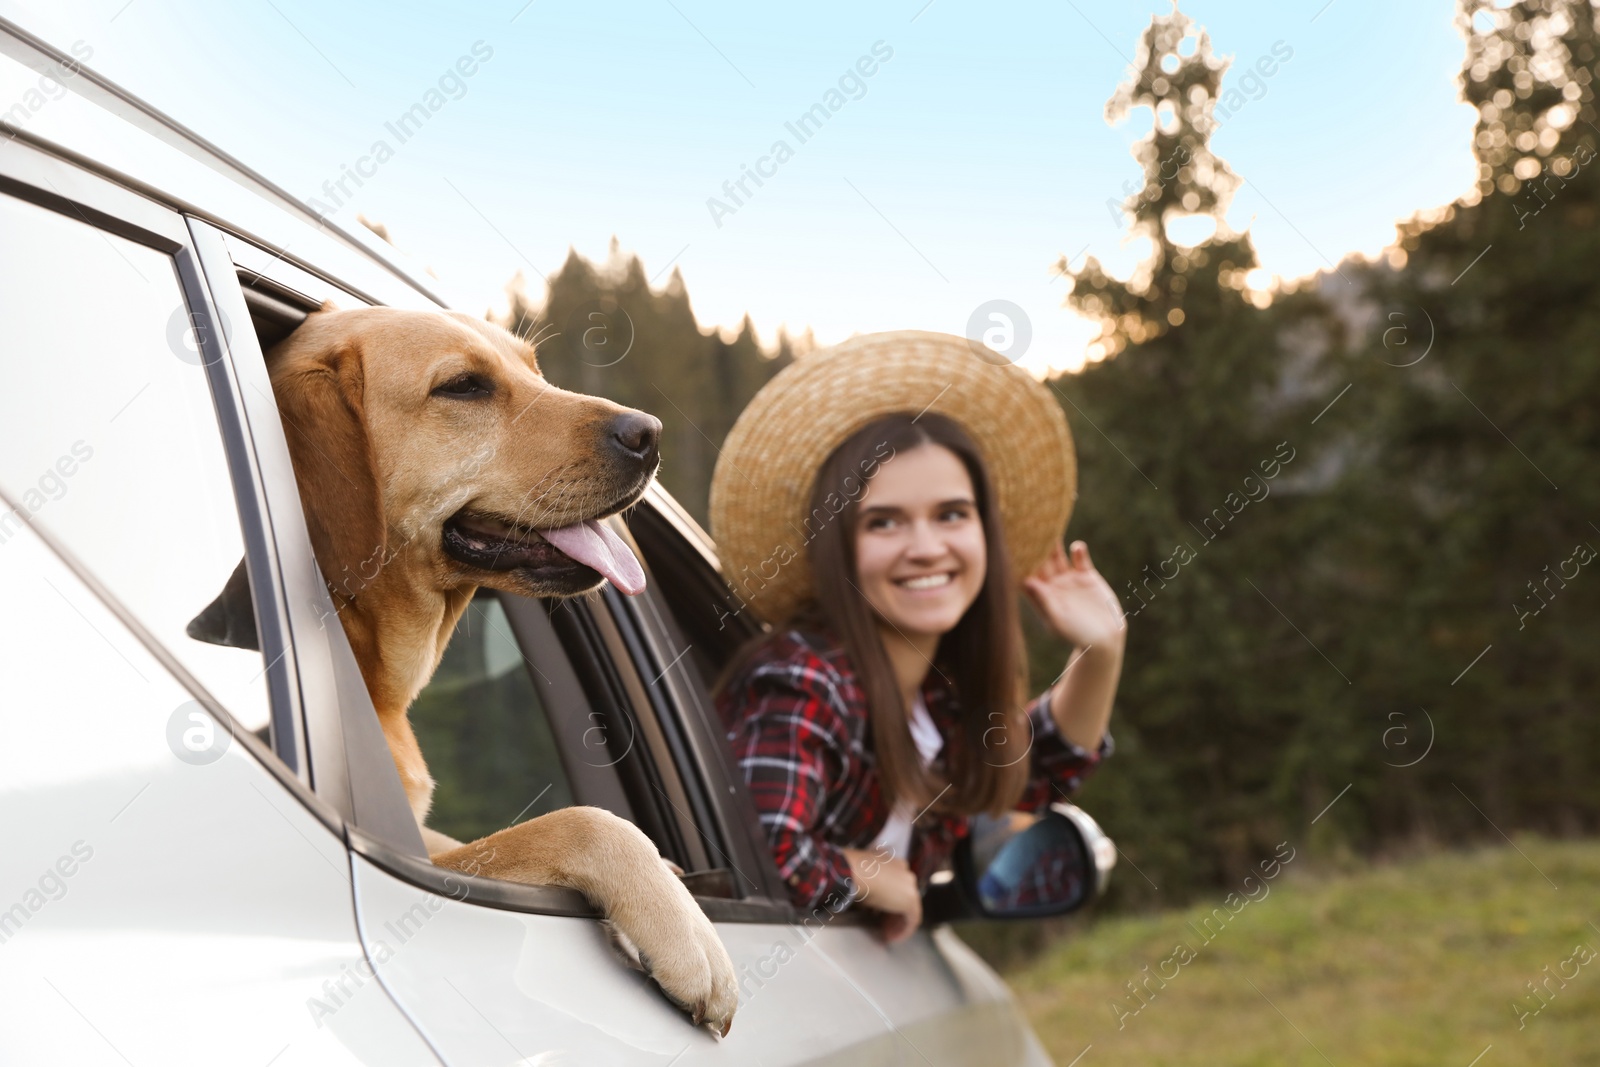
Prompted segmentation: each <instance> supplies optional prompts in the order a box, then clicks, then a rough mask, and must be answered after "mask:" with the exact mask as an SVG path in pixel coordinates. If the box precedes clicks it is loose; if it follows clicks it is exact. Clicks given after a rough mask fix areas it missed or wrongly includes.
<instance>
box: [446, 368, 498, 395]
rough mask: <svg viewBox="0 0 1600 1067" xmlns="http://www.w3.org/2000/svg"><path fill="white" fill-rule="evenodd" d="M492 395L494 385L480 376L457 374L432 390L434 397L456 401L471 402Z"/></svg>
mask: <svg viewBox="0 0 1600 1067" xmlns="http://www.w3.org/2000/svg"><path fill="white" fill-rule="evenodd" d="M493 393H494V383H493V382H491V381H490V380H489V379H487V378H485V377H484V376H483V375H481V374H458V375H456V376H455V377H454V378H451V379H450V380H449V381H447V382H445V383H443V384H442V385H438V386H436V387H435V388H434V390H433V395H434V396H448V397H453V398H455V399H457V400H472V399H475V398H478V397H485V396H490V395H491V394H493Z"/></svg>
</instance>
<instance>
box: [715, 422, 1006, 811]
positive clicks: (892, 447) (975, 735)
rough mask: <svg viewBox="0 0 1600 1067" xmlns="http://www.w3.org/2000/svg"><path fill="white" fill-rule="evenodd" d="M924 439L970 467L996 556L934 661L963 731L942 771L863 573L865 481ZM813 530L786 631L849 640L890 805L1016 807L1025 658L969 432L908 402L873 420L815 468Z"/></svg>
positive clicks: (981, 466) (991, 555)
mask: <svg viewBox="0 0 1600 1067" xmlns="http://www.w3.org/2000/svg"><path fill="white" fill-rule="evenodd" d="M927 444H935V445H940V446H943V447H944V448H947V449H949V450H950V451H951V452H952V453H954V454H955V455H956V457H957V458H959V459H960V460H961V462H962V464H963V465H964V466H965V467H966V469H967V474H968V476H969V477H970V478H971V479H972V487H973V491H974V493H975V495H976V497H977V507H978V514H979V516H980V518H981V521H982V522H983V534H984V544H985V553H986V557H987V567H986V574H985V577H984V581H983V587H982V589H981V590H980V591H979V593H978V596H977V599H975V600H974V601H973V603H972V604H971V606H969V607H968V608H967V610H966V612H965V613H964V614H963V615H962V616H961V619H960V621H959V622H957V623H956V625H955V627H954V628H953V629H951V630H950V631H949V632H948V633H946V634H944V635H943V636H942V637H941V638H940V639H939V646H938V651H937V653H936V654H935V656H934V665H933V667H932V668H931V669H932V670H934V671H937V672H938V673H939V675H940V676H941V677H942V678H943V679H945V680H946V681H947V682H948V683H949V686H950V688H951V689H952V690H953V691H954V695H955V697H956V701H957V710H958V713H959V716H960V725H961V731H962V735H961V740H959V741H957V742H956V743H955V744H953V745H950V746H947V747H946V749H945V751H944V753H943V756H944V764H945V766H944V776H943V777H941V776H940V775H939V774H938V773H937V772H935V771H932V770H924V769H923V765H922V758H921V754H920V753H919V752H918V751H917V747H916V743H915V742H914V741H913V740H912V738H911V728H910V723H909V713H910V709H909V708H907V707H906V706H905V702H904V701H903V700H902V699H901V695H900V687H899V684H898V683H897V682H896V680H895V674H894V669H893V667H892V666H891V664H890V662H889V656H888V653H887V652H886V651H885V649H884V645H883V638H882V636H881V635H880V632H879V623H878V617H877V613H876V612H875V611H874V610H873V608H872V606H871V605H870V604H869V603H868V602H867V599H866V597H865V596H863V595H862V594H861V592H860V590H859V588H857V578H856V573H857V572H856V551H855V546H856V521H857V515H858V513H859V511H860V507H859V502H860V498H861V496H862V495H863V494H864V492H865V485H866V482H868V481H870V480H871V478H872V476H874V475H875V474H876V473H877V471H878V469H879V468H880V467H881V466H882V465H883V464H884V463H890V462H893V458H894V456H896V455H898V454H899V453H901V452H904V451H906V450H909V449H913V448H917V447H919V446H921V445H927ZM885 457H887V458H885ZM841 505H842V506H841ZM805 533H806V536H807V538H808V540H807V543H806V546H807V551H808V553H809V555H810V561H811V568H812V574H813V585H814V588H813V590H812V596H810V597H809V598H807V599H806V600H805V601H804V602H802V604H801V605H800V607H799V608H798V609H797V610H796V612H795V614H794V617H793V618H791V619H789V620H786V623H787V625H786V626H780V627H779V630H780V631H781V630H783V629H786V628H799V629H807V628H818V627H820V628H821V629H823V630H825V631H827V632H830V633H831V634H832V635H833V636H835V637H837V638H838V639H839V641H840V642H841V644H842V645H843V647H844V651H845V653H846V655H847V656H848V657H849V659H850V662H851V664H853V665H854V667H855V669H856V672H857V678H858V681H859V684H860V685H861V688H862V691H863V692H864V693H865V694H866V697H867V705H868V710H869V716H870V721H871V726H872V743H873V749H874V751H875V753H876V756H877V761H878V773H879V774H880V776H881V782H882V788H883V790H884V794H885V800H886V802H887V803H888V804H889V805H891V806H892V805H894V804H895V803H897V802H898V801H900V800H907V801H909V802H910V803H911V804H912V805H913V806H914V807H915V808H917V809H925V808H930V807H932V808H937V809H939V810H943V811H950V812H957V813H964V814H973V813H976V812H980V811H986V812H989V813H991V814H999V813H1000V812H1003V811H1006V810H1008V809H1010V808H1012V807H1015V806H1016V803H1017V801H1018V800H1019V799H1020V798H1021V796H1022V790H1023V788H1024V787H1025V786H1026V784H1027V779H1028V772H1029V760H1028V758H1027V756H1028V750H1029V747H1030V740H1031V739H1030V737H1029V734H1028V723H1027V716H1026V713H1025V712H1024V710H1023V707H1022V699H1021V698H1022V693H1023V687H1024V685H1025V684H1026V679H1027V658H1026V653H1025V650H1024V646H1023V641H1022V627H1021V623H1020V620H1019V617H1018V613H1017V597H1016V589H1015V587H1014V586H1013V584H1012V572H1011V557H1010V554H1009V553H1008V551H1007V549H1006V541H1005V531H1004V528H1003V526H1002V524H1001V521H1000V515H999V509H998V507H997V506H996V502H995V494H994V483H993V480H992V479H991V478H990V476H989V468H988V465H987V464H986V463H985V462H984V460H983V454H982V453H981V452H980V451H979V450H978V446H977V445H976V444H975V443H974V442H973V440H972V438H971V437H970V436H968V434H967V432H966V431H965V430H964V429H963V428H962V427H961V426H960V424H959V423H957V422H955V421H954V420H952V419H950V418H947V417H945V416H943V415H940V414H938V413H936V412H924V413H922V414H912V413H911V412H903V413H897V414H893V415H886V416H883V417H881V418H879V419H876V420H874V421H873V422H870V423H868V424H867V425H866V426H863V427H862V428H861V429H859V430H857V431H856V432H855V433H853V434H851V435H850V437H848V438H846V439H845V441H844V442H843V443H841V444H840V445H839V447H838V448H836V449H834V451H833V452H832V454H831V455H829V456H828V458H827V459H826V460H825V461H824V462H823V464H822V466H821V467H819V468H818V470H817V477H816V481H815V482H814V483H813V485H812V490H811V499H810V502H809V507H808V510H807V515H806V519H805ZM744 658H745V657H744V656H738V657H735V659H736V660H743V659H744Z"/></svg>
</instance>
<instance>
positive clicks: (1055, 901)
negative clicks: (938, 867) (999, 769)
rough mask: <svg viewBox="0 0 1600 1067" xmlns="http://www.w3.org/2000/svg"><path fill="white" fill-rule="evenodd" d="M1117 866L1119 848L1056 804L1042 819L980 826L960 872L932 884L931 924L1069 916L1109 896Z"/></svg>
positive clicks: (1007, 819)
mask: <svg viewBox="0 0 1600 1067" xmlns="http://www.w3.org/2000/svg"><path fill="white" fill-rule="evenodd" d="M1116 863H1117V848H1116V845H1114V844H1113V843H1112V841H1111V838H1109V837H1107V836H1106V834H1105V831H1104V830H1102V829H1100V824H1099V823H1097V822H1095V820H1094V817H1093V816H1091V815H1090V814H1089V813H1088V812H1086V811H1084V810H1083V809H1082V808H1080V807H1078V806H1077V805H1075V804H1067V803H1056V804H1052V805H1051V806H1050V808H1049V810H1048V811H1046V812H1045V813H1044V814H1042V815H1038V816H1031V815H1028V814H1027V813H1025V812H1010V813H1008V814H1007V815H1005V816H1002V817H1001V818H999V819H986V818H981V817H980V818H975V819H974V820H973V826H972V832H971V833H969V834H968V835H967V836H966V837H964V838H962V839H961V841H960V843H958V844H957V846H956V851H955V863H954V867H953V869H952V870H950V871H944V872H941V873H940V874H937V875H935V876H934V877H933V879H932V881H931V882H930V883H929V885H928V889H927V892H926V893H925V894H924V895H923V901H922V917H923V922H924V923H926V924H928V925H932V924H934V923H942V922H951V921H954V920H960V919H1042V918H1045V917H1047V916H1053V915H1065V914H1067V913H1068V912H1071V911H1076V910H1077V909H1078V908H1081V907H1083V905H1085V904H1087V903H1088V902H1089V901H1091V900H1094V899H1095V898H1097V897H1099V896H1100V895H1101V894H1102V893H1104V892H1105V890H1106V886H1107V885H1108V884H1109V882H1110V880H1111V869H1112V868H1113V867H1115V866H1116Z"/></svg>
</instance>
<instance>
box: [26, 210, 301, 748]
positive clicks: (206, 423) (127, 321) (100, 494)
mask: <svg viewBox="0 0 1600 1067" xmlns="http://www.w3.org/2000/svg"><path fill="white" fill-rule="evenodd" d="M0 234H4V241H5V246H6V249H7V255H5V256H3V257H0V336H3V337H4V347H5V353H6V382H5V388H4V389H0V488H3V489H4V490H5V493H6V495H7V497H8V498H9V500H10V502H11V504H12V505H13V507H12V508H3V509H0V551H4V543H5V542H6V541H7V540H9V539H10V538H11V537H13V536H14V535H15V534H16V532H17V530H18V529H19V527H20V525H22V524H30V525H33V526H35V527H38V528H42V529H43V530H44V531H46V532H47V533H48V534H50V535H52V536H53V538H54V539H55V540H56V541H57V542H58V543H59V544H61V545H62V546H63V547H64V548H65V549H66V550H67V551H68V552H69V553H71V555H73V556H74V557H76V558H77V559H78V561H79V562H80V563H81V564H82V565H83V566H85V567H86V568H87V569H88V570H89V571H90V572H91V573H92V574H93V575H94V576H95V577H96V578H97V579H98V580H99V581H100V582H101V583H102V584H104V586H105V587H106V588H107V589H108V590H109V591H110V593H111V594H112V595H113V596H115V597H116V598H117V600H119V601H120V602H121V603H122V604H123V605H124V606H125V607H126V608H127V609H128V610H129V611H130V612H132V613H133V615H134V616H135V617H137V618H138V619H139V621H140V622H141V623H142V624H143V625H144V626H145V627H146V628H147V629H148V630H149V631H150V632H151V633H152V634H153V635H154V636H155V637H156V639H157V640H159V641H161V642H162V644H164V645H165V646H166V647H167V648H168V649H169V650H170V651H171V652H172V654H173V655H175V656H176V657H177V658H178V660H179V661H180V662H182V664H183V665H184V666H185V667H186V668H187V669H188V670H189V671H190V672H192V673H193V674H194V676H195V677H196V678H197V679H198V680H199V681H200V682H201V684H203V685H204V686H205V687H206V688H207V689H208V690H209V691H210V692H211V694H212V695H213V696H214V697H215V698H216V699H217V700H218V701H220V702H221V704H222V705H223V706H224V707H225V708H226V709H227V710H228V711H229V712H230V713H231V714H232V715H233V717H234V718H235V719H236V720H238V721H239V722H240V723H241V724H243V725H244V726H245V727H246V728H247V729H250V730H262V729H265V727H266V725H267V722H268V718H269V710H268V698H267V682H266V679H265V677H264V675H265V667H266V665H265V664H264V663H263V658H262V655H261V653H259V652H257V651H255V650H254V649H253V648H250V647H239V646H241V645H243V646H249V645H254V644H255V643H256V642H255V634H254V618H253V616H252V615H251V614H250V612H249V611H248V609H246V610H245V612H244V614H243V616H242V619H241V618H238V617H229V616H227V615H226V614H218V613H217V612H215V611H213V613H212V614H211V615H209V616H207V615H206V610H207V608H208V607H211V606H212V605H213V602H215V601H217V600H218V598H219V595H221V594H223V593H224V591H225V589H231V590H232V592H233V593H234V594H235V598H236V599H237V596H238V595H239V594H242V595H243V603H244V604H245V605H248V603H249V590H248V586H247V583H246V574H245V571H244V569H243V559H244V545H243V539H242V537H241V530H240V525H239V512H238V507H237V504H236V502H235V497H234V490H233V484H232V481H231V479H230V477H229V473H228V467H227V462H226V457H225V455H224V451H223V444H222V439H221V433H220V430H219V428H218V422H217V416H216V410H215V407H214V404H213V400H212V396H211V389H210V386H209V384H208V381H207V375H206V370H205V368H204V367H203V366H202V361H201V355H200V352H199V349H198V346H197V345H196V344H195V340H194V335H193V332H192V329H191V318H190V310H189V308H188V306H187V305H186V304H185V301H184V297H183V293H182V290H181V289H180V287H179V283H178V278H177V273H176V268H175V265H174V262H173V260H172V258H171V257H170V256H168V255H166V254H163V253H161V252H157V251H155V250H153V249H150V248H147V247H145V246H143V245H139V244H136V243H134V242H132V241H130V240H126V239H124V238H122V237H119V236H117V235H115V234H112V233H108V232H105V231H103V230H100V229H96V228H94V227H92V226H90V225H89V224H88V223H86V222H84V221H82V220H80V219H78V218H74V217H71V216H68V215H62V214H57V213H55V212H53V211H49V210H46V209H45V208H41V207H38V206H36V205H34V204H30V203H26V202H23V201H20V200H16V199H13V198H11V197H5V196H0ZM230 583H231V585H230ZM230 626H232V627H233V629H232V630H231V631H230ZM240 627H244V628H247V629H248V630H249V631H250V632H249V633H248V634H245V633H243V632H240ZM197 634H198V635H199V636H196V635H197ZM62 639H63V640H71V641H85V642H93V641H97V640H100V638H98V637H97V636H96V635H95V634H94V633H93V632H92V628H91V627H88V625H87V623H86V624H85V629H84V631H83V632H82V633H74V634H63V635H62Z"/></svg>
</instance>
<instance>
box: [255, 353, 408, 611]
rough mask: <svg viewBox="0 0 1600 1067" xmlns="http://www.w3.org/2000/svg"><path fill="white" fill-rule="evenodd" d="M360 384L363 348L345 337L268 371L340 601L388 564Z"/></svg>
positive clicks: (316, 541) (314, 537)
mask: <svg viewBox="0 0 1600 1067" xmlns="http://www.w3.org/2000/svg"><path fill="white" fill-rule="evenodd" d="M365 385H366V376H365V372H364V368H363V362H362V353H361V348H360V346H359V345H358V344H357V343H355V342H353V341H348V340H341V341H339V342H337V343H336V344H335V347H333V348H331V349H329V350H326V351H323V352H315V351H313V352H308V353H301V352H295V353H293V354H292V355H291V356H290V358H288V359H286V360H284V361H283V362H281V363H279V364H278V366H276V367H275V368H273V372H272V388H273V392H274V393H275V394H276V396H277V401H278V411H279V413H280V414H281V415H282V416H283V431H284V435H285V436H286V437H287V438H288V441H289V457H290V459H291V460H292V461H293V463H294V473H295V478H296V480H297V481H298V482H299V483H300V503H301V505H302V507H303V508H304V509H305V515H306V525H307V526H308V527H309V528H310V531H311V547H312V549H313V550H314V551H315V553H316V557H317V563H318V565H319V566H321V568H322V576H323V577H324V578H326V579H327V581H328V584H329V586H330V587H331V588H332V590H333V592H334V594H335V596H336V597H337V596H342V597H344V598H345V599H348V598H350V597H354V596H355V595H356V594H358V593H360V592H361V590H362V589H363V588H365V587H366V586H367V585H369V584H370V583H371V582H372V580H373V579H374V578H376V577H377V575H378V571H379V569H380V568H381V567H382V566H383V565H384V564H385V563H387V562H388V557H387V536H386V533H387V528H388V527H387V524H386V523H385V522H384V516H383V497H382V494H381V493H380V492H379V491H378V474H377V465H376V464H375V463H374V461H373V453H372V442H371V439H370V438H369V437H368V435H367V420H366V413H365V408H364V400H363V394H364V392H365Z"/></svg>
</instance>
